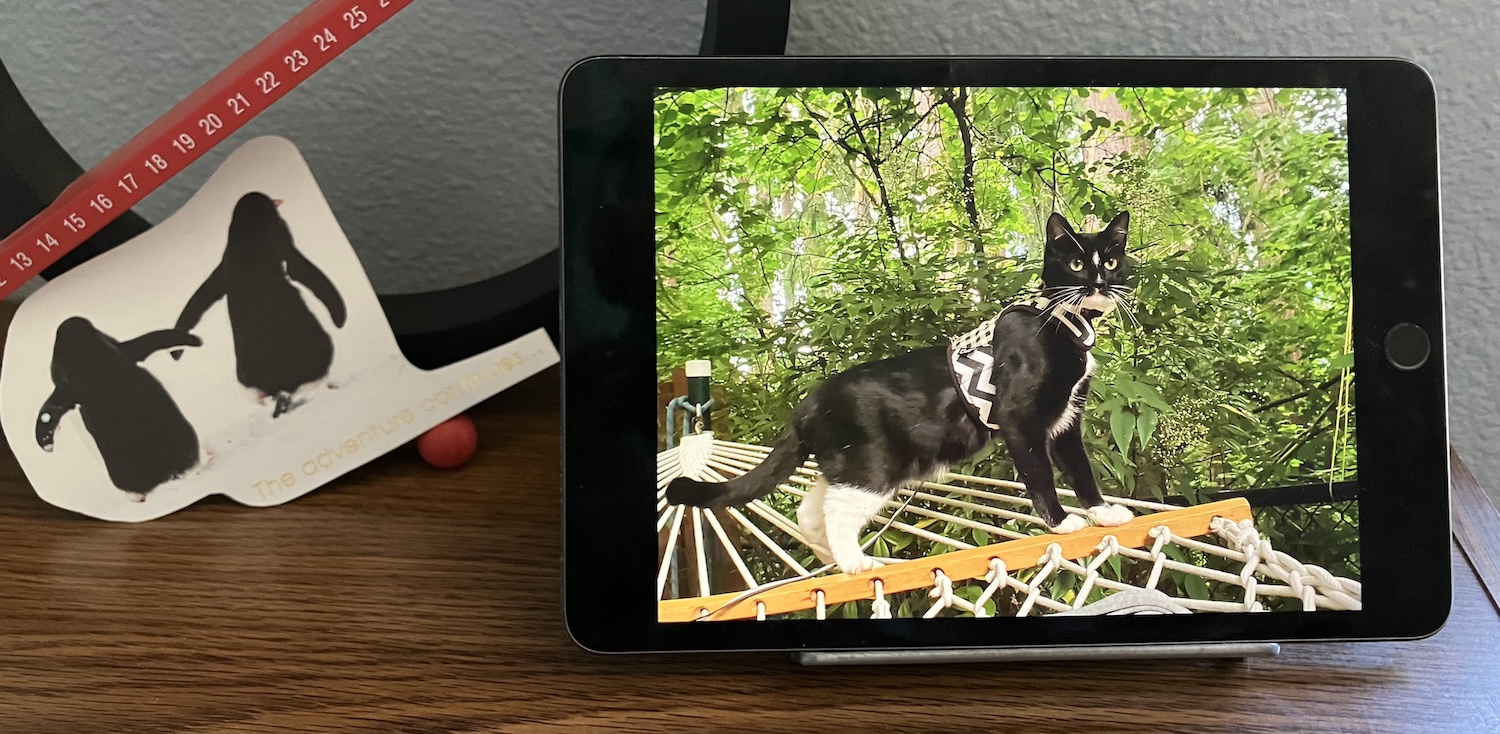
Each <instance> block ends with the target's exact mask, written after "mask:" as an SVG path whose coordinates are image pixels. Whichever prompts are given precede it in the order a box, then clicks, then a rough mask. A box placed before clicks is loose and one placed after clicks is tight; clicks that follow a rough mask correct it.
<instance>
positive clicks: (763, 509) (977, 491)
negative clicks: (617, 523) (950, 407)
mask: <svg viewBox="0 0 1500 734" xmlns="http://www.w3.org/2000/svg"><path fill="white" fill-rule="evenodd" d="M770 452H771V449H770V448H768V447H764V446H755V445H751V444H743V443H735V442H731V441H720V440H716V439H714V438H713V436H712V434H708V433H701V434H694V435H689V436H685V437H683V439H682V442H681V444H679V445H678V446H674V447H672V448H669V449H667V450H665V451H662V452H661V453H660V454H658V455H657V477H656V479H657V513H658V519H657V532H658V535H659V537H660V543H659V545H660V547H661V556H660V560H661V563H660V566H659V568H658V573H657V599H658V600H660V601H659V618H660V619H662V620H663V621H690V620H702V619H760V620H764V619H775V618H777V617H783V616H787V615H789V614H797V613H802V614H806V613H808V612H811V614H812V616H813V617H814V618H815V619H826V618H828V615H829V614H830V609H831V608H832V607H833V606H834V605H835V604H838V603H843V602H850V601H864V600H867V601H868V609H869V611H868V612H863V609H864V607H863V606H861V607H860V609H861V613H862V614H868V616H869V617H870V618H872V619H891V618H892V617H894V616H895V614H896V610H895V609H894V604H893V601H892V599H891V595H892V594H899V593H902V592H906V591H913V590H922V589H925V590H926V591H927V594H926V596H927V598H928V599H929V600H930V601H929V602H927V607H926V609H925V611H920V612H919V613H920V614H921V616H923V617H925V618H933V617H938V616H953V615H961V616H966V615H972V616H975V617H989V616H992V614H991V612H990V611H989V609H988V607H989V606H990V604H991V602H992V601H997V597H998V596H999V595H1001V594H1004V593H1009V594H1011V595H1012V598H1013V600H1014V604H1015V611H1014V614H1015V615H1016V616H1023V617H1024V616H1028V615H1031V614H1033V613H1039V614H1054V613H1081V612H1079V610H1080V609H1083V608H1084V607H1085V606H1086V605H1087V604H1088V603H1089V600H1090V597H1091V596H1093V595H1094V592H1095V591H1101V592H1103V596H1105V597H1108V596H1111V595H1113V594H1116V593H1119V592H1131V593H1133V594H1147V595H1155V596H1151V597H1150V598H1151V599H1153V600H1157V601H1152V602H1149V603H1148V606H1151V607H1153V610H1155V611H1160V612H1162V613H1167V612H1182V611H1191V612H1204V611H1213V612H1246V611H1249V612H1258V611H1264V610H1265V606H1264V603H1263V600H1266V599H1269V598H1273V597H1281V598H1287V599H1295V600H1298V602H1300V604H1301V606H1302V608H1303V609H1304V610H1307V611H1312V610H1315V609H1334V610H1354V609H1359V608H1360V604H1361V587H1360V583H1359V582H1358V581H1354V580H1351V579H1347V578H1343V577H1339V576H1334V575H1333V574H1331V573H1329V572H1328V571H1327V570H1325V569H1323V568H1320V567H1318V566H1315V565H1311V564H1304V563H1302V562H1301V561H1299V560H1298V559H1296V558H1294V557H1292V556H1290V555H1288V554H1286V553H1284V552H1282V551H1279V550H1276V549H1275V548H1273V547H1272V546H1271V543H1270V541H1268V540H1266V539H1265V538H1263V537H1261V535H1260V533H1259V532H1258V531H1257V530H1256V529H1255V525H1254V522H1253V521H1252V520H1251V519H1250V515H1249V506H1248V505H1246V504H1245V503H1244V502H1243V500H1232V501H1228V502H1220V503H1214V504H1213V505H1204V506H1199V507H1198V508H1182V507H1177V506H1174V505H1167V504H1162V503H1158V502H1148V501H1143V500H1136V499H1131V498H1124V497H1106V498H1105V499H1106V501H1108V502H1111V503H1114V504H1120V505H1123V506H1125V507H1129V508H1130V509H1131V510H1132V511H1133V512H1135V513H1136V514H1137V515H1138V516H1140V517H1137V518H1136V520H1134V521H1132V522H1131V523H1128V524H1127V525H1124V526H1120V527H1118V528H1094V527H1090V528H1086V529H1085V530H1082V531H1079V532H1078V533H1075V534H1073V535H1067V536H1058V535H1048V534H1045V533H1040V534H1039V533H1037V532H1033V533H1027V532H1024V531H1025V530H1028V529H1033V530H1037V531H1042V530H1044V529H1045V525H1044V523H1043V522H1042V521H1041V519H1040V518H1038V517H1036V516H1035V515H1034V514H1031V501H1030V500H1028V499H1026V498H1025V497H1024V496H1022V495H1020V494H1008V493H1007V491H1009V492H1016V493H1019V492H1024V490H1025V486H1024V485H1022V484H1020V483H1018V482H1012V481H1006V480H1001V479H989V478H986V477H976V476H969V475H963V474H953V473H947V474H944V475H942V476H941V477H940V478H939V479H940V480H941V481H931V482H923V483H921V484H920V485H918V486H916V487H913V488H911V489H906V490H902V491H901V492H899V493H898V494H897V496H894V497H892V498H891V499H890V500H889V501H887V502H886V504H885V507H884V508H883V509H882V510H881V513H880V514H879V515H878V516H877V517H876V518H875V519H874V520H872V521H871V524H870V526H869V527H868V528H867V533H868V534H867V536H866V540H865V544H866V546H867V547H868V546H870V545H873V544H874V543H875V541H876V537H877V536H878V535H880V534H881V533H885V532H886V531H885V530H884V529H885V528H889V529H890V530H895V531H900V532H901V533H905V534H907V535H908V536H911V537H912V538H915V539H918V540H925V541H928V542H929V543H931V545H932V546H933V547H932V548H931V549H930V550H929V551H928V553H927V555H926V557H925V558H923V559H920V560H919V561H907V562H902V561H903V559H899V558H882V560H884V561H889V562H890V565H887V566H885V567H883V568H880V569H876V570H875V571H871V572H867V573H865V574H861V575H860V576H848V575H845V574H841V573H838V572H837V569H828V570H830V571H832V572H831V573H828V574H826V575H820V573H819V572H821V571H824V570H825V569H819V568H811V569H810V568H809V567H808V566H807V565H806V563H805V562H804V561H799V560H798V558H799V557H800V558H804V559H806V558H811V557H812V553H811V550H810V549H809V548H808V547H807V544H806V542H805V540H804V539H803V537H802V535H801V532H800V531H799V530H798V528H797V524H796V521H795V519H793V518H790V517H788V516H787V515H785V514H783V513H782V512H781V511H780V510H778V509H776V508H775V507H773V506H772V505H771V504H769V503H767V502H766V501H765V500H764V499H759V500H754V501H751V502H749V503H747V504H746V505H745V506H744V508H743V510H744V511H741V510H740V509H735V508H730V509H726V510H704V509H698V508H685V507H680V506H669V505H668V503H667V501H666V486H667V484H668V483H670V482H671V480H672V479H673V478H675V477H678V476H687V477H690V478H694V479H699V480H702V481H712V482H721V481H726V480H728V479H730V478H733V477H736V476H739V475H742V474H744V473H746V472H748V471H749V470H750V469H752V468H754V467H755V466H756V465H757V464H759V463H760V462H761V461H762V460H763V459H765V457H766V456H767V455H768V454H770ZM817 477H818V468H817V462H816V461H812V460H809V461H807V462H806V463H805V464H804V465H803V466H801V467H799V468H798V469H797V470H796V472H794V473H793V475H792V476H791V477H790V478H789V479H788V480H787V481H786V482H785V483H783V484H781V485H780V490H781V491H782V492H783V493H785V494H787V495H790V496H792V497H795V498H797V499H798V500H800V499H801V498H802V496H803V495H805V493H806V488H807V487H811V486H812V485H813V484H814V483H815V481H816V480H817ZM1058 494H1059V495H1060V496H1062V497H1068V498H1073V497H1074V494H1073V492H1071V491H1068V490H1065V489H1059V490H1058ZM1065 509H1066V510H1067V511H1068V512H1069V513H1072V514H1083V510H1082V509H1081V508H1078V507H1072V506H1065ZM757 520H758V521H757ZM1006 523H1010V524H1011V526H1012V527H1003V525H1004V524H1006ZM705 524H706V525H707V532H705V529H704V526H705ZM944 524H951V525H952V526H955V527H961V528H964V529H967V530H969V531H971V532H975V531H977V532H982V533H987V534H988V535H989V536H991V538H993V539H994V542H993V543H992V544H990V545H985V546H983V547H976V546H974V545H973V544H971V543H968V542H965V541H963V540H959V539H957V538H950V537H947V536H945V535H943V534H941V533H940V532H934V529H936V530H942V529H943V525H944ZM684 525H690V526H691V527H684ZM934 526H936V527H935V528H934ZM1174 527H1176V528H1178V529H1177V530H1176V531H1174ZM929 528H934V529H929ZM1013 528H1019V529H1013ZM731 529H732V530H734V531H735V532H736V533H737V534H738V536H739V537H738V538H736V537H732V536H731V533H730V530H731ZM1185 529H1190V530H1185ZM777 536H781V539H780V540H778V538H777ZM971 537H972V535H971ZM1127 537H1128V538H1131V539H1132V542H1122V540H1121V539H1122V538H1127ZM687 542H691V543H692V545H693V547H692V549H691V552H690V553H688V554H687V555H686V556H684V555H683V553H682V550H683V549H682V546H683V544H684V543H687ZM1080 543H1084V544H1085V545H1084V546H1080V545H1079V544H1080ZM757 546H758V547H762V548H764V549H765V550H766V551H768V552H769V554H770V556H769V557H767V556H766V555H764V554H758V555H756V556H755V557H756V558H757V559H758V560H757V563H755V564H751V563H750V562H748V561H747V560H746V556H745V555H744V554H743V553H742V549H745V548H750V549H753V548H755V547H757ZM944 548H951V549H953V550H952V551H944V550H943V549H944ZM1017 554H1019V555H1017ZM711 555H713V556H716V557H721V558H727V560H728V563H722V562H720V563H714V562H713V561H712V560H711V558H710V556H711ZM1001 556H1006V557H1009V558H1010V562H1009V563H1007V560H1006V558H1002V557H1001ZM1183 558H1186V559H1189V560H1194V561H1195V562H1186V561H1184V560H1179V559H1183ZM1214 558H1217V559H1221V561H1220V562H1219V563H1218V564H1217V565H1222V566H1229V567H1234V568H1237V571H1234V572H1229V571H1223V570H1219V569H1216V568H1211V567H1208V566H1207V565H1204V564H1206V563H1208V562H1209V561H1210V560H1211V559H1214ZM752 565H753V566H755V567H754V568H752ZM1112 566H1114V568H1115V569H1116V570H1115V572H1114V573H1113V574H1111V573H1109V572H1110V571H1111V567H1112ZM945 567H947V568H945ZM1127 567H1128V568H1132V569H1136V573H1135V574H1134V575H1135V577H1136V578H1139V576H1140V575H1141V574H1142V573H1144V575H1145V576H1146V580H1145V582H1144V583H1142V584H1140V585H1132V584H1129V583H1125V582H1123V581H1121V580H1119V579H1120V578H1124V577H1125V575H1124V574H1122V573H1121V571H1123V570H1124V569H1125V568H1127ZM964 569H967V571H966V572H963V573H960V572H959V571H960V570H964ZM1145 569H1149V571H1146V570H1145ZM1163 571H1176V572H1180V573H1183V574H1188V575H1190V576H1194V577H1197V578H1199V579H1202V580H1203V583H1204V585H1205V586H1206V587H1207V588H1208V589H1210V590H1211V592H1212V593H1211V594H1210V596H1213V597H1215V598H1213V599H1196V598H1190V597H1187V596H1183V595H1182V594H1183V593H1184V592H1183V591H1182V590H1178V595H1174V596H1171V597H1170V598H1168V597H1167V596H1166V595H1163V594H1161V589H1159V588H1158V586H1159V585H1160V584H1161V581H1162V572H1163ZM725 574H728V575H727V576H726V575H725ZM1112 576H1113V577H1112ZM669 579H676V580H675V581H674V582H673V583H672V584H670V586H669V584H668V580H669ZM689 579H691V580H692V582H694V583H695V584H696V588H697V589H699V590H701V591H702V592H703V593H702V595H701V596H681V597H679V596H678V595H677V594H675V593H673V590H674V589H678V588H679V587H681V589H682V590H683V591H686V590H687V589H688V587H687V586H685V585H686V584H688V583H689ZM715 588H717V589H737V590H738V591H729V592H728V593H719V594H713V595H710V594H709V593H708V590H709V589H715ZM1168 588H1171V587H1170V586H1169V587H1168ZM1230 588H1238V589H1241V590H1242V592H1243V593H1237V594H1229V593H1228V592H1227V590H1228V589H1230ZM962 589H968V591H963V590H962ZM975 590H978V593H977V594H975V593H974V591H975ZM1070 594H1071V596H1070ZM1226 596H1234V597H1236V600H1234V601H1225V600H1224V598H1225V597H1226ZM1124 598H1125V597H1121V599H1124ZM971 599H972V600H971ZM908 603H909V602H908ZM919 606H920V604H919ZM849 611H850V610H848V609H845V610H843V612H842V613H844V614H847V613H848V612H849ZM1086 611H1087V610H1085V612H1086ZM913 613H918V612H913ZM903 616H905V615H904V614H903Z"/></svg>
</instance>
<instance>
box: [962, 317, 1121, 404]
mask: <svg viewBox="0 0 1500 734" xmlns="http://www.w3.org/2000/svg"><path fill="white" fill-rule="evenodd" d="M1051 305H1052V302H1051V301H1050V300H1049V299H1048V298H1046V297H1045V296H1037V297H1036V298H1031V299H1028V300H1025V301H1021V302H1019V303H1013V304H1011V305H1009V306H1006V307H1005V310H1004V311H1001V312H1000V315H999V316H996V317H995V318H992V319H989V320H986V321H985V322H984V323H982V324H980V325H979V327H978V328H976V329H974V330H973V331H971V332H969V333H967V334H964V335H963V336H960V337H957V338H955V339H954V340H953V343H952V345H951V346H949V347H948V371H949V372H950V373H951V374H952V375H953V385H954V387H957V388H958V394H959V395H960V396H962V397H963V399H964V410H965V411H967V412H968V414H969V417H970V418H972V419H973V420H974V422H975V423H978V424H979V425H980V426H983V427H985V428H988V429H989V430H991V431H994V430H998V429H999V428H1000V426H999V424H997V423H996V422H995V420H994V418H992V417H991V414H992V413H993V411H994V409H995V375H994V372H995V328H996V325H997V324H999V323H1000V319H1003V318H1005V315H1006V314H1008V313H1013V312H1014V313H1024V314H1028V315H1031V316H1044V317H1045V319H1046V322H1045V323H1044V324H1043V326H1044V327H1045V326H1047V325H1052V326H1054V327H1055V328H1057V329H1058V330H1059V331H1061V332H1062V333H1063V334H1065V335H1067V336H1068V337H1069V338H1070V339H1071V340H1072V341H1073V344H1074V346H1076V347H1078V349H1079V350H1080V351H1084V352H1087V351H1088V350H1090V349H1092V348H1093V347H1094V337H1095V334H1094V325H1093V324H1091V323H1089V320H1088V319H1086V318H1084V317H1083V316H1082V315H1081V314H1079V313H1078V312H1077V311H1072V310H1064V309H1062V308H1055V307H1053V308H1049V306H1051Z"/></svg>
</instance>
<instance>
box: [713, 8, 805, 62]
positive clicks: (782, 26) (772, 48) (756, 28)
mask: <svg viewBox="0 0 1500 734" xmlns="http://www.w3.org/2000/svg"><path fill="white" fill-rule="evenodd" d="M791 19H792V0H708V12H707V13H706V14H704V16H703V43H702V45H700V46H699V47H698V55H699V56H781V55H782V54H785V53H786V35H787V30H788V28H789V27H790V25H791Z"/></svg>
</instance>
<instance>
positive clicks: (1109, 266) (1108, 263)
mask: <svg viewBox="0 0 1500 734" xmlns="http://www.w3.org/2000/svg"><path fill="white" fill-rule="evenodd" d="M1118 267H1120V261H1119V260H1118V259H1116V258H1113V257H1112V258H1110V259H1108V260H1105V261H1104V269H1105V270H1114V269H1115V268H1118Z"/></svg>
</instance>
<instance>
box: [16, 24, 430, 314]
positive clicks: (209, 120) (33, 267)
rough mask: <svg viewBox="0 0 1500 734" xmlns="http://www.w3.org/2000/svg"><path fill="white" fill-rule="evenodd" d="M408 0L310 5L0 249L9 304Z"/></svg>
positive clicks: (113, 155) (106, 161)
mask: <svg viewBox="0 0 1500 734" xmlns="http://www.w3.org/2000/svg"><path fill="white" fill-rule="evenodd" d="M413 1H414V0H317V1H316V2H314V3H312V4H311V5H309V6H307V8H306V9H304V10H303V11H302V12H300V13H298V14H297V15H296V16H293V17H292V19H291V20H289V21H287V22H286V23H285V24H283V25H282V26H281V27H280V28H277V29H276V30H275V31H273V32H272V33H271V35H269V36H266V38H265V40H263V41H261V42H260V43H258V44H256V46H255V48H252V49H250V51H249V52H247V53H246V54H245V55H244V56H241V57H240V58H238V59H236V60H235V61H234V63H231V64H230V65H229V66H228V67H227V68H225V69H224V70H223V71H221V72H219V74H218V75H217V76H215V77H214V78H213V79H210V80H209V81H208V83H207V84H204V85H203V86H202V87H199V88H198V89H197V90H196V91H194V92H193V93H192V94H190V95H188V96H187V97H186V98H185V99H183V100H182V101H181V102H178V103H177V105H176V106H174V107H173V108H172V109H171V110H169V111H168V112H167V114H165V115H162V116H161V117H160V118H158V119H157V120H156V121H155V122H153V123H151V124H150V125H148V126H147V127H146V129H145V130H142V131H141V132H140V133H138V134H137V135H136V136H135V137H133V138H131V139H130V141H129V142H127V143H125V145H124V146H122V147H121V148H120V149H119V150H116V151H115V152H114V153H111V154H110V155H109V156H108V157H107V158H105V159H104V160H103V161H102V162H100V163H99V165H97V166H94V167H93V168H91V169H89V171H88V172H86V173H84V174H83V175H82V176H80V177H79V178H78V180H77V181H74V182H73V183H72V185H70V186H68V188H67V189H66V190H64V191H63V192H62V194H61V195H60V196H58V197H57V200H56V201H54V202H52V204H51V205H50V206H48V207H47V208H46V209H44V210H43V211H42V213H41V214H38V215H37V216H36V217H34V218H33V219H32V220H31V221H29V222H27V223H26V224H25V225H24V226H22V227H21V228H20V229H18V230H16V231H15V232H14V233H12V234H11V235H10V236H9V237H6V238H5V239H4V240H3V241H0V298H4V297H5V296H8V295H10V294H11V293H13V292H15V290H16V289H17V288H19V287H21V285H22V284H24V283H25V282H26V281H28V280H30V279H31V278H33V277H35V276H36V275H37V274H39V273H41V272H42V270H44V269H46V268H47V266H49V265H51V264H52V263H54V262H57V260H58V259H59V258H61V257H62V256H63V255H66V254H67V253H68V252H69V251H71V250H72V249H73V248H75V247H77V246H78V245H80V244H82V243H83V242H84V241H85V240H87V239H88V238H89V237H91V236H93V235H94V234H95V233H97V232H98V231H99V230H100V229H102V228H103V227H104V226H105V225H107V224H109V223H110V222H112V221H114V220H115V219H116V218H117V217H119V216H120V215H121V214H123V213H124V212H126V211H128V210H129V209H130V208H131V207H133V206H135V205H136V204H137V203H139V202H140V200H141V199H144V198H145V197H146V195H147V194H150V193H151V192H152V191H155V190H156V189H157V188H159V187H160V186H161V185H162V184H164V183H166V182H167V181H168V180H170V179H171V178H172V177H173V176H175V175H177V174H178V173H180V172H181V171H182V170H183V169H185V168H187V167H188V166H189V165H190V164H192V162H193V161H196V160H198V158H199V157H201V156H202V155H203V154H204V153H206V152H208V150H210V149H211V148H213V147H214V146H215V145H217V144H218V143H219V141H221V140H223V139H224V138H226V137H228V136H229V134H230V133H233V132H234V131H236V130H238V129H240V127H241V126H243V125H244V124H245V123H246V122H248V121H249V120H250V119H251V118H253V117H255V116H256V115H258V114H260V112H261V110H264V109H265V108H267V107H269V106H271V104H272V103H274V102H275V101H276V100H278V99H281V97H282V96H283V95H285V94H286V93H287V92H289V91H291V90H292V88H293V87H296V86H297V85H298V84H300V83H301V82H302V80H303V79H306V78H307V77H309V76H311V75H312V74H313V72H316V71H317V70H318V69H321V68H323V65H324V64H327V63H328V62H329V61H331V60H333V58H334V57H336V56H338V55H339V54H340V53H343V51H344V49H346V48H349V47H350V46H352V45H354V44H355V43H356V42H357V41H359V40H360V39H361V38H364V37H365V36H366V35H369V33H370V31H373V30H375V28H377V27H378V26H380V24H381V23H384V22H385V21H387V20H390V18H391V16H393V15H395V14H396V13H397V12H399V11H400V10H401V9H402V8H405V7H406V6H408V5H410V4H412V2H413Z"/></svg>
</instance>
